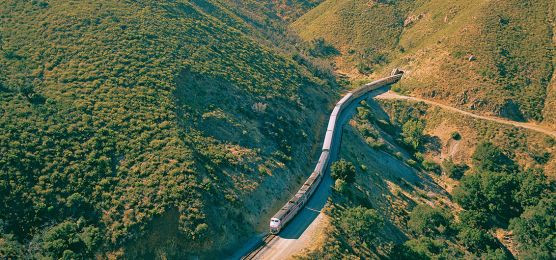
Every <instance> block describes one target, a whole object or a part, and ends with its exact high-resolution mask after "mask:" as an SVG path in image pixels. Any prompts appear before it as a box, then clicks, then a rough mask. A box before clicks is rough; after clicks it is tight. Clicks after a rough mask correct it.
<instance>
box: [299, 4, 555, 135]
mask: <svg viewBox="0 0 556 260" xmlns="http://www.w3.org/2000/svg"><path fill="white" fill-rule="evenodd" d="M555 8H556V5H555V4H554V1H550V0H534V1H526V2H524V1H518V0H511V1H502V0H481V1H468V0H460V1H455V2H454V1H451V2H446V1H441V0H419V1H349V0H330V1H325V2H323V3H322V4H321V5H319V6H318V7H316V8H315V9H313V10H311V11H309V12H308V13H307V14H305V15H304V16H302V17H300V18H299V19H298V20H297V21H295V22H294V23H293V24H292V28H293V29H294V30H296V31H298V32H299V33H300V35H301V36H302V37H303V38H304V39H305V40H307V41H310V40H312V39H315V38H324V39H325V40H326V41H328V42H330V43H332V44H333V45H334V46H336V47H337V48H338V49H340V50H341V55H340V56H339V57H336V58H335V62H336V66H337V68H338V70H339V71H341V72H344V73H346V74H348V75H350V76H352V77H353V78H365V77H367V76H366V75H369V76H370V77H374V76H373V75H374V74H372V73H373V72H376V74H377V75H381V73H382V74H384V72H385V71H388V70H390V69H391V68H393V67H402V68H404V69H405V70H406V71H407V72H408V73H407V75H406V80H405V82H404V84H403V86H401V91H404V92H407V93H412V94H414V95H419V96H422V97H426V98H430V99H434V100H439V101H442V102H445V103H448V104H450V105H453V106H456V107H459V108H463V109H467V110H472V111H477V112H479V113H485V114H494V115H499V116H503V117H506V118H509V119H513V120H520V121H521V120H533V121H539V122H545V123H546V124H548V125H552V126H554V121H555V119H554V117H555V116H554V113H552V112H553V111H554V103H555V101H554V97H555V94H554V88H553V87H550V86H551V84H552V85H553V84H554V83H551V80H552V79H553V74H554V70H555V66H554V56H555V54H554V45H555V42H556V41H555V37H554V28H555V27H554V26H555V13H556V11H555Z"/></svg>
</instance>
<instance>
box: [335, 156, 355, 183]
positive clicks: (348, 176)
mask: <svg viewBox="0 0 556 260" xmlns="http://www.w3.org/2000/svg"><path fill="white" fill-rule="evenodd" d="M331 175H332V178H333V179H335V180H338V179H342V180H344V181H345V182H347V183H353V182H354V181H355V166H354V165H353V163H351V162H348V161H346V160H344V159H342V160H340V161H337V162H335V163H333V164H332V170H331Z"/></svg>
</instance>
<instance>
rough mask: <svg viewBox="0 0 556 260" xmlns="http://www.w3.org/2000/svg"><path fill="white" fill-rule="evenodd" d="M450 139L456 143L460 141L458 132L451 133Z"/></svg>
mask: <svg viewBox="0 0 556 260" xmlns="http://www.w3.org/2000/svg"><path fill="white" fill-rule="evenodd" d="M451 137H452V139H454V140H456V141H459V140H461V135H460V134H459V133H458V132H453V133H452V134H451Z"/></svg>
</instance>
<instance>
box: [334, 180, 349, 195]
mask: <svg viewBox="0 0 556 260" xmlns="http://www.w3.org/2000/svg"><path fill="white" fill-rule="evenodd" d="M346 188H347V183H346V181H344V180H342V179H337V180H336V181H335V182H334V190H335V191H337V192H339V193H344V192H345V191H346Z"/></svg>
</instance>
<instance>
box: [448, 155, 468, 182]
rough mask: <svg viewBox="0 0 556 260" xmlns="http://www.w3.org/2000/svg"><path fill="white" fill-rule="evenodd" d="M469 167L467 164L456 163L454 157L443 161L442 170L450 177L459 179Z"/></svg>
mask: <svg viewBox="0 0 556 260" xmlns="http://www.w3.org/2000/svg"><path fill="white" fill-rule="evenodd" d="M468 168H469V167H468V166H467V165H465V164H456V163H454V161H453V160H452V158H448V159H445V160H444V161H443V162H442V170H443V171H444V173H445V174H446V176H448V177H449V178H452V179H455V180H459V179H461V178H462V177H463V174H464V173H465V171H467V169H468Z"/></svg>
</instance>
